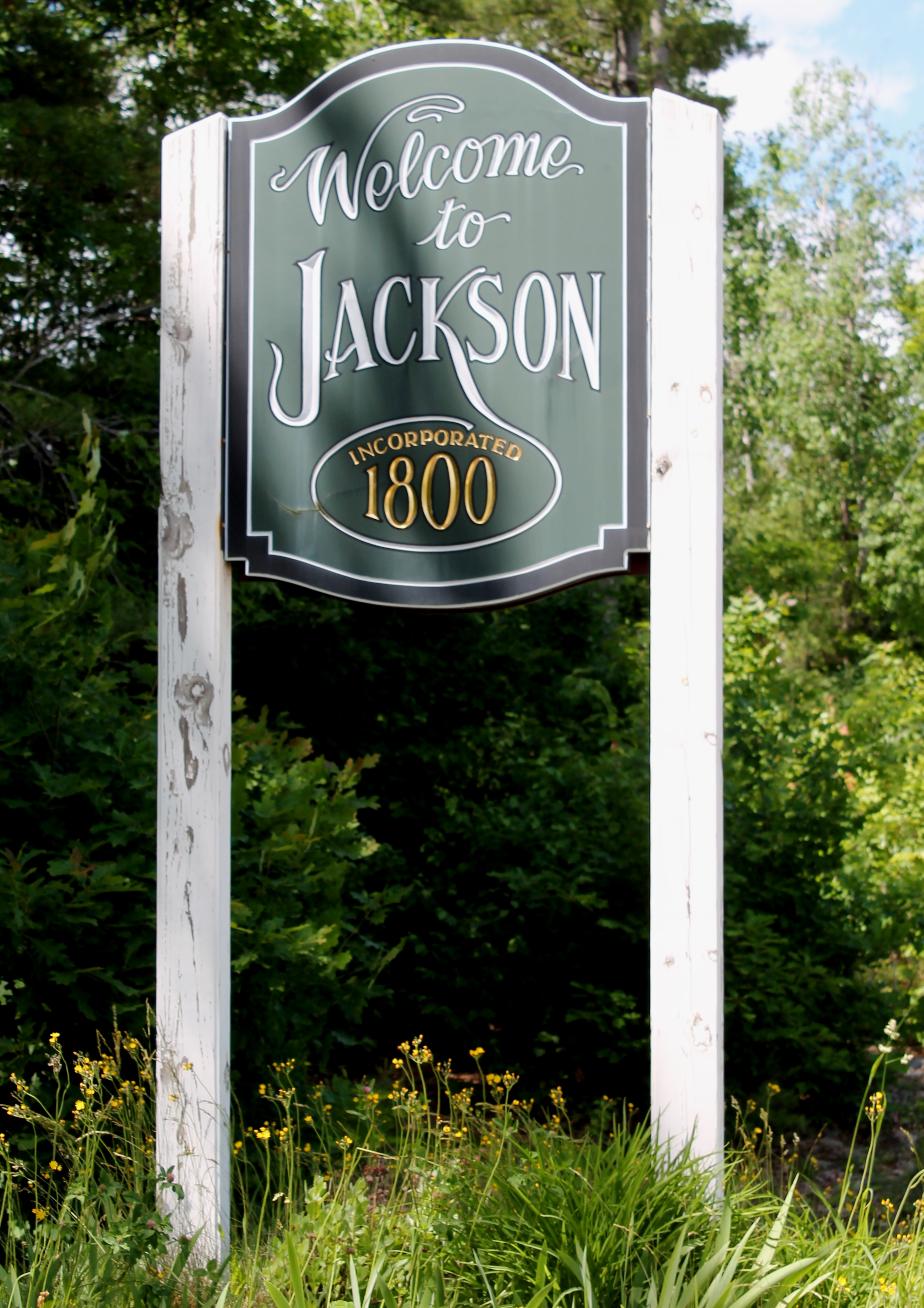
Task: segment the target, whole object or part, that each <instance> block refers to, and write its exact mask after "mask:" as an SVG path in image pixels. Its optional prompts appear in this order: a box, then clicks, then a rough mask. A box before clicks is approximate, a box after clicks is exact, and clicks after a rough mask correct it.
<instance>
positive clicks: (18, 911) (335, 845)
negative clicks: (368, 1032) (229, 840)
mask: <svg viewBox="0 0 924 1308" xmlns="http://www.w3.org/2000/svg"><path fill="white" fill-rule="evenodd" d="M100 465H101V457H100V442H99V437H98V433H97V432H96V431H95V430H94V429H93V428H92V427H91V426H90V424H89V423H85V426H84V432H83V435H82V440H81V443H80V445H79V447H78V448H77V449H76V450H75V452H74V455H73V460H72V461H71V462H69V463H68V464H67V465H64V466H63V467H62V468H61V476H62V478H63V479H64V480H66V482H67V485H68V488H69V493H70V495H71V496H72V498H73V501H74V504H75V507H74V510H73V512H72V514H71V516H70V517H69V518H68V519H67V521H66V522H65V524H64V526H63V527H61V528H59V529H57V530H52V531H45V530H42V529H41V528H39V527H31V526H20V527H17V526H16V525H15V524H13V523H10V522H9V521H7V522H6V523H5V526H4V529H3V531H2V532H0V577H2V584H3V589H2V592H0V637H2V639H0V679H2V682H3V685H4V687H5V689H6V691H7V696H8V700H7V704H6V707H5V711H4V715H3V732H4V734H3V750H2V753H0V785H2V787H3V791H4V794H5V795H6V797H7V798H6V804H5V812H4V821H3V830H2V834H0V848H2V850H3V855H2V858H3V864H2V875H0V920H2V926H0V940H2V943H3V954H4V978H5V981H4V990H3V993H2V996H0V998H2V1009H3V1012H2V1019H3V1026H2V1036H0V1041H2V1043H0V1050H2V1053H3V1054H4V1056H5V1057H6V1059H7V1062H8V1065H12V1066H17V1065H18V1066H23V1065H24V1061H28V1060H29V1059H30V1058H32V1057H34V1056H37V1055H39V1053H40V1051H41V1049H42V1036H43V1033H44V1032H46V1031H47V1030H48V1028H49V1026H55V1027H57V1028H59V1029H61V1030H62V1031H63V1032H64V1033H65V1035H66V1038H67V1039H68V1040H69V1041H73V1042H75V1043H76V1042H79V1041H81V1040H85V1039H88V1038H89V1037H90V1036H92V1033H93V1032H94V1030H95V1029H96V1025H97V1023H98V1021H99V1017H100V1014H102V1013H107V1012H109V1011H111V1009H112V1008H113V1006H115V1007H117V1008H118V1009H119V1011H120V1013H121V1014H123V1015H124V1016H125V1017H126V1019H127V1020H130V1021H133V1022H138V1021H139V1020H140V1018H141V1016H142V1015H143V1013H144V1011H145V1006H146V1005H147V1004H148V1003H149V1002H150V1001H151V1000H152V999H153V979H154V949H155V930H154V895H155V857H154V855H155V851H154V837H155V811H154V807H155V794H156V786H155V775H156V761H155V752H156V739H155V698H154V685H153V681H154V662H153V657H152V646H153V630H152V627H153V617H154V614H153V595H152V596H149V597H147V598H146V599H145V600H143V601H139V600H135V599H133V598H132V596H131V594H130V593H129V594H128V595H123V594H122V592H121V588H120V587H119V586H118V582H117V574H115V557H116V555H115V551H116V542H117V532H116V527H115V524H114V522H113V520H112V516H111V514H110V512H109V508H108V494H107V488H106V486H105V484H104V483H103V482H102V480H101V477H100ZM237 710H238V713H237V721H236V724H235V735H234V764H235V771H236V775H235V786H234V794H233V800H234V806H235V830H234V863H235V881H234V886H233V895H234V915H233V916H234V927H235V933H234V940H235V945H236V946H238V947H237V948H236V950H235V954H234V967H235V972H236V974H237V976H238V978H239V981H238V985H237V987H236V989H235V1003H236V1006H237V1012H238V1017H239V1019H240V1022H239V1026H238V1030H239V1031H243V1032H247V1033H248V1035H247V1037H246V1038H247V1042H248V1046H249V1048H250V1051H251V1053H256V1055H257V1056H258V1057H261V1058H264V1061H267V1062H268V1061H269V1060H270V1058H271V1057H273V1056H274V1055H275V1054H276V1053H277V1052H278V1051H279V1050H280V1049H282V1048H283V1047H284V1046H285V1045H286V1042H289V1044H290V1045H291V1044H292V1043H293V1042H294V1043H296V1044H298V1046H299V1048H300V1050H301V1051H303V1052H306V1053H307V1052H310V1053H311V1055H312V1056H313V1057H314V1059H315V1060H317V1061H319V1062H324V1060H325V1059H327V1058H328V1057H332V1056H333V1054H332V1051H333V1050H336V1049H337V1048H338V1047H339V1046H340V1045H342V1044H344V1043H346V1044H349V1043H350V1042H352V1041H355V1040H356V1039H357V1031H358V1028H359V1021H360V1016H361V1014H362V1011H363V1009H364V1006H365V1004H366V1003H367V1002H368V998H369V990H370V987H371V986H372V985H373V982H374V978H375V976H376V974H377V971H378V970H379V968H380V967H381V966H382V964H383V962H384V961H385V948H384V946H383V945H382V944H381V938H380V926H381V923H382V921H383V919H384V917H385V915H386V913H387V910H388V907H389V904H390V903H391V902H392V900H393V899H394V897H395V896H394V894H393V893H387V894H383V893H381V892H380V891H379V890H377V889H376V888H374V886H373V884H372V875H373V874H372V871H371V868H370V863H371V860H370V857H369V856H370V855H371V854H372V852H373V851H374V849H375V845H374V842H372V841H371V840H370V839H369V838H368V837H367V836H365V835H364V834H363V832H362V830H361V829H360V827H359V822H358V817H357V814H358V812H359V810H360V809H361V807H362V805H363V803H364V801H361V800H359V799H358V798H357V795H356V788H357V785H358V782H359V779H360V775H361V773H362V771H363V769H364V768H366V767H368V766H369V764H370V763H371V761H372V760H359V761H358V762H356V763H352V762H351V763H347V764H346V765H345V766H344V767H343V768H339V769H338V768H337V767H335V766H334V765H332V764H330V763H328V762H327V761H326V760H324V759H323V758H312V757H310V752H311V747H310V745H309V744H308V742H307V741H304V740H301V739H297V738H296V739H290V738H289V737H288V735H287V734H286V733H285V732H284V731H283V732H279V731H274V730H273V729H272V728H271V727H270V726H269V725H268V721H267V717H266V714H265V713H264V714H263V715H262V716H261V717H260V718H259V720H258V721H252V720H250V719H249V718H247V716H246V715H245V714H244V712H243V704H242V702H238V705H237ZM38 814H40V815H41V818H40V820H38V819H37V815H38ZM284 993H290V994H291V993H299V994H300V995H301V996H302V997H301V1001H300V1003H299V1004H297V1005H292V1004H288V1003H286V1002H284V1001H283V999H282V995H283V994H284Z"/></svg>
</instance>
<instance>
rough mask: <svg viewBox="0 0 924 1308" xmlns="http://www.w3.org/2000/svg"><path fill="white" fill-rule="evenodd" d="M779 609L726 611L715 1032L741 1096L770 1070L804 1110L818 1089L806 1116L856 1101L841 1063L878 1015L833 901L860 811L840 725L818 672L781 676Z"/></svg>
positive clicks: (859, 948)
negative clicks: (720, 1005) (722, 945)
mask: <svg viewBox="0 0 924 1308" xmlns="http://www.w3.org/2000/svg"><path fill="white" fill-rule="evenodd" d="M790 606H791V601H790V600H787V599H779V600H775V601H772V602H765V601H763V600H761V599H760V598H759V597H758V596H756V595H753V594H752V595H749V596H745V597H744V598H742V599H732V600H731V601H730V603H729V608H728V615H727V618H726V628H725V639H726V673H725V694H726V706H727V707H726V712H727V745H726V850H727V854H726V967H727V977H728V982H727V984H728V1001H727V1008H726V1022H727V1031H726V1039H727V1041H728V1048H729V1050H730V1051H732V1063H731V1068H730V1074H731V1080H732V1086H733V1088H734V1089H735V1090H736V1091H737V1092H738V1093H739V1094H741V1093H742V1092H748V1093H750V1092H751V1091H752V1090H753V1089H754V1088H755V1085H759V1084H760V1082H761V1081H766V1080H767V1079H773V1080H774V1081H778V1082H780V1083H781V1084H782V1085H783V1086H785V1088H786V1090H787V1092H788V1093H789V1095H790V1096H792V1097H793V1098H791V1099H790V1105H791V1106H794V1104H795V1103H801V1105H802V1110H804V1109H805V1102H804V1101H805V1100H806V1098H807V1097H808V1096H809V1095H810V1094H811V1095H818V1094H819V1093H820V1094H822V1095H823V1096H824V1106H822V1104H821V1103H819V1104H817V1105H813V1106H812V1107H809V1109H808V1111H809V1112H810V1113H812V1112H815V1113H821V1114H824V1113H825V1112H828V1111H830V1110H831V1107H832V1105H834V1106H837V1105H839V1104H841V1105H842V1104H843V1101H844V1097H845V1096H846V1097H847V1099H848V1100H849V1101H851V1102H852V1101H854V1100H855V1097H856V1093H857V1087H856V1086H855V1085H854V1084H852V1082H851V1075H852V1069H855V1068H856V1067H857V1066H858V1064H859V1062H860V1051H861V1049H862V1047H863V1045H864V1044H865V1043H868V1041H869V1034H868V1033H869V1032H872V1031H876V1030H877V1029H878V1028H879V1027H880V1026H881V1025H882V1022H883V1021H884V1020H885V1017H886V1016H888V1014H887V1013H883V1012H882V1008H881V1001H879V1004H880V1006H877V1000H876V997H875V996H874V995H871V994H870V993H869V991H868V989H867V988H866V987H864V986H863V985H862V984H861V980H860V977H859V970H860V969H861V967H862V964H863V962H864V960H865V959H867V958H869V957H871V956H875V954H874V952H873V953H871V952H870V948H869V944H870V942H869V940H868V937H866V936H865V935H864V933H863V931H862V927H861V925H860V923H859V921H858V918H857V917H854V918H852V919H851V918H850V917H848V916H847V915H846V914H845V912H844V910H843V905H842V902H841V893H840V892H841V882H840V868H841V857H842V856H841V848H842V845H843V843H844V842H845V841H846V840H848V839H849V838H850V837H851V836H852V834H853V832H854V831H855V830H856V827H857V824H858V820H859V819H858V813H857V811H856V805H855V802H854V798H853V789H852V788H853V786H854V778H853V774H852V772H851V771H850V766H851V762H852V760H851V748H850V743H849V741H848V735H847V732H848V729H847V726H846V724H845V723H844V722H843V720H842V719H841V717H840V716H839V714H838V711H837V707H836V705H835V703H834V702H833V700H832V698H831V696H830V694H829V693H828V691H827V687H826V685H825V683H824V681H823V680H822V679H820V678H818V677H814V678H812V677H806V676H803V677H802V678H800V679H799V680H798V681H796V680H795V679H794V678H793V677H792V676H791V674H790V673H789V671H788V668H787V662H788V659H787V653H788V651H787V642H788V640H789V639H790V637H789V635H788V633H787V632H786V628H787V627H788V626H791V625H794V621H793V619H792V618H791V617H790V616H789V614H790V612H791V607H790ZM755 1073H757V1075H756V1076H755ZM796 1096H798V1099H796V1098H795V1097H796Z"/></svg>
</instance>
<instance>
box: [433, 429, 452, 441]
mask: <svg viewBox="0 0 924 1308" xmlns="http://www.w3.org/2000/svg"><path fill="white" fill-rule="evenodd" d="M441 436H442V438H443V439H442V440H440V437H441ZM433 439H434V440H435V441H436V443H437V445H448V444H449V432H448V431H447V430H446V428H445V427H438V428H437V429H436V431H435V432H434V433H433Z"/></svg>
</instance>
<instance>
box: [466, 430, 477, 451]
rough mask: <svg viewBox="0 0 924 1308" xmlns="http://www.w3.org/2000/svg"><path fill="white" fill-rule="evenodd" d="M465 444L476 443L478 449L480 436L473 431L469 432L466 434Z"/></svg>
mask: <svg viewBox="0 0 924 1308" xmlns="http://www.w3.org/2000/svg"><path fill="white" fill-rule="evenodd" d="M465 444H466V445H474V447H475V449H476V450H477V449H478V437H477V436H476V435H475V433H474V432H473V431H470V432H469V434H468V435H467V436H466V438H465Z"/></svg>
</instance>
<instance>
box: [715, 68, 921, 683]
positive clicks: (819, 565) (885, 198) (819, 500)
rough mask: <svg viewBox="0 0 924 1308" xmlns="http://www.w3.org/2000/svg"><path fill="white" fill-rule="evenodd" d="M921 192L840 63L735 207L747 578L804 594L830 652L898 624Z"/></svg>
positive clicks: (731, 421) (735, 545)
mask: <svg viewBox="0 0 924 1308" xmlns="http://www.w3.org/2000/svg"><path fill="white" fill-rule="evenodd" d="M912 199H913V196H912V194H911V192H910V190H909V188H908V186H907V185H906V184H905V183H904V182H903V180H902V177H901V174H900V173H899V171H898V170H897V168H896V166H895V164H894V162H893V161H892V159H891V157H890V143H889V141H888V139H887V138H886V137H885V135H884V133H883V132H882V131H881V129H880V128H879V127H878V126H877V124H876V120H875V114H874V109H873V106H872V104H871V102H870V101H869V99H868V98H866V96H865V94H864V88H863V85H862V82H861V81H859V80H858V79H857V77H856V76H854V75H853V74H850V73H848V72H846V71H845V70H843V69H837V68H832V69H827V70H818V72H817V73H816V74H815V76H814V77H813V78H812V79H810V80H809V81H807V82H806V83H805V84H803V86H802V87H801V88H800V89H799V90H798V91H797V93H796V98H795V101H794V113H793V118H792V121H791V123H790V124H789V125H788V126H787V127H786V128H785V129H784V131H783V133H782V134H781V135H779V136H774V137H771V138H770V139H769V140H768V141H767V144H766V149H765V151H764V155H763V159H762V161H761V162H760V164H759V165H758V172H757V177H756V181H755V183H754V194H752V198H751V201H750V207H749V208H748V207H747V206H746V205H745V206H742V208H741V209H740V210H739V212H738V213H737V214H735V215H734V217H733V225H732V237H733V240H732V245H731V266H730V270H729V274H730V275H729V278H728V310H729V312H728V339H729V357H728V368H727V371H728V386H727V424H726V427H727V433H728V443H727V482H726V489H727V510H728V523H729V551H728V553H729V560H728V581H729V589H730V590H731V591H732V592H733V593H734V592H740V591H741V590H742V589H744V588H745V587H746V586H753V587H754V588H755V589H756V590H758V591H759V592H760V593H762V594H767V593H768V592H769V591H770V590H774V589H775V590H787V591H791V592H792V594H793V595H795V596H797V597H798V598H799V599H800V600H801V601H802V603H801V604H800V610H799V611H800V613H801V614H802V615H803V617H804V619H805V622H806V624H808V619H809V615H810V616H811V623H810V626H809V625H806V626H805V632H804V634H805V641H806V647H805V652H806V656H807V657H808V658H810V659H814V660H822V661H830V660H831V659H832V658H833V659H837V658H840V657H842V656H844V654H845V653H847V652H849V650H850V649H851V641H852V639H853V638H854V637H855V636H862V635H865V636H868V637H881V636H886V635H888V634H891V633H892V631H893V627H892V622H893V618H896V617H897V613H896V612H895V610H894V609H893V608H892V607H890V599H889V591H888V588H885V589H883V587H882V582H883V580H884V578H883V570H884V566H886V565H885V561H886V560H887V559H891V561H892V564H893V565H894V564H895V563H896V562H897V560H896V559H895V548H896V542H895V540H894V538H893V537H891V528H892V526H893V525H894V523H895V519H896V517H901V516H903V515H904V508H903V497H904V496H905V495H906V494H907V493H909V492H910V491H911V488H912V486H913V485H914V482H915V478H916V477H917V475H918V467H919V465H918V464H917V463H916V454H917V450H918V442H919V433H920V430H921V420H920V416H919V414H920V409H919V399H920V395H919V390H918V379H917V376H916V368H915V366H914V364H913V360H912V358H911V357H910V356H909V354H908V353H907V352H906V351H904V350H903V349H902V347H901V342H902V337H903V334H904V332H905V327H904V323H903V320H902V317H901V315H900V314H899V312H898V309H897V304H898V298H899V296H900V294H901V293H902V291H903V288H904V287H905V285H906V278H907V269H908V261H909V257H910V255H911V253H912V250H913V245H914V240H915V239H916V238H915V223H914V220H913V214H912V207H911V202H912ZM755 201H756V203H755ZM745 214H747V217H745ZM903 535H904V533H903ZM906 539H907V538H906ZM908 545H910V542H907V544H906V548H907V546H908ZM897 571H900V573H901V574H902V576H903V577H904V578H905V583H906V584H907V581H908V580H910V578H909V576H908V569H906V568H904V567H902V568H900V569H897ZM908 607H909V606H907V605H906V609H907V608H908ZM910 617H911V614H910V612H906V614H905V618H904V619H903V622H904V626H905V629H908V619H909V618H910Z"/></svg>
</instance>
